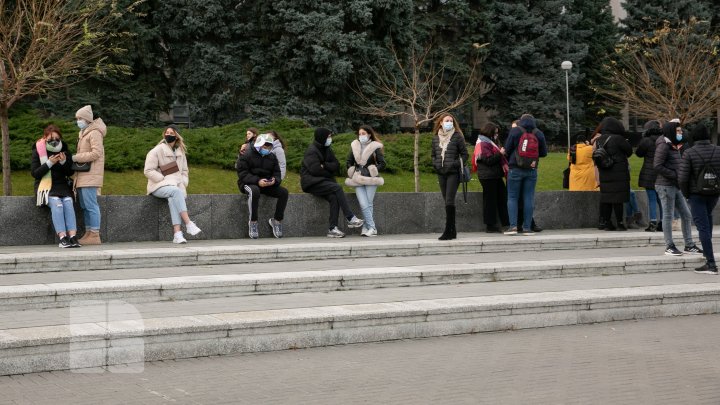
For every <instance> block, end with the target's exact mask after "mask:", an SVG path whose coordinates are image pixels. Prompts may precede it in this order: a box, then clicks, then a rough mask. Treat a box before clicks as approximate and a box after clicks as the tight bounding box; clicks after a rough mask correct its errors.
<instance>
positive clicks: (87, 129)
mask: <svg viewBox="0 0 720 405" xmlns="http://www.w3.org/2000/svg"><path fill="white" fill-rule="evenodd" d="M75 119H76V120H77V126H78V128H80V134H79V135H78V145H77V153H76V154H75V155H73V157H72V161H73V162H75V163H79V164H82V165H83V166H84V167H86V168H87V166H88V165H89V166H90V167H89V170H86V171H80V170H77V171H76V172H75V188H76V190H77V198H78V202H79V203H80V208H82V210H83V218H84V219H85V234H84V235H83V237H82V238H80V241H79V242H80V244H81V245H99V244H100V243H101V241H100V205H99V204H98V201H97V196H98V195H100V189H101V188H102V185H103V177H104V176H105V148H104V146H103V140H104V138H105V133H106V132H107V127H106V126H105V123H104V122H103V120H102V119H101V118H97V119H93V111H92V108H91V107H90V106H89V105H86V106H85V107H83V108H81V109H79V110H78V111H77V112H76V113H75Z"/></svg>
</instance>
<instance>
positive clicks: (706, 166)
mask: <svg viewBox="0 0 720 405" xmlns="http://www.w3.org/2000/svg"><path fill="white" fill-rule="evenodd" d="M715 149H716V147H713V151H712V154H711V155H710V163H707V162H705V160H704V159H703V158H702V156H700V152H699V151H696V152H697V156H698V158H699V159H700V161H701V162H702V166H701V167H700V171H699V172H698V174H697V177H696V178H695V187H696V189H697V193H698V194H702V195H719V194H720V177H719V176H718V174H717V173H716V172H715V168H713V166H712V158H713V155H715Z"/></svg>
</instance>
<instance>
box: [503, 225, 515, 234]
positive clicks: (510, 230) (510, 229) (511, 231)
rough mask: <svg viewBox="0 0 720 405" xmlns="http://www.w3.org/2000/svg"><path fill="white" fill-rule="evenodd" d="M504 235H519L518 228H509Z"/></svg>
mask: <svg viewBox="0 0 720 405" xmlns="http://www.w3.org/2000/svg"><path fill="white" fill-rule="evenodd" d="M503 233H504V234H505V235H517V233H518V230H517V226H509V227H508V228H507V229H506V230H505V232H503Z"/></svg>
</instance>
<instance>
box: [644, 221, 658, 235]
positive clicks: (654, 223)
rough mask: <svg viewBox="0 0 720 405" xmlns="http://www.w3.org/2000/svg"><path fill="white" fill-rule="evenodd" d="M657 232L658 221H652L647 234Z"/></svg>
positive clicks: (646, 229) (646, 230)
mask: <svg viewBox="0 0 720 405" xmlns="http://www.w3.org/2000/svg"><path fill="white" fill-rule="evenodd" d="M656 230H657V222H656V221H650V223H649V224H648V227H647V228H645V232H655V231H656Z"/></svg>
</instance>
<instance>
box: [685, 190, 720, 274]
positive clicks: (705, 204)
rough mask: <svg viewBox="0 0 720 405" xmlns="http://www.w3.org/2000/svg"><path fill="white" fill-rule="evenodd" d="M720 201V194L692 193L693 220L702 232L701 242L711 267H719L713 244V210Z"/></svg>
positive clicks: (700, 232) (699, 231)
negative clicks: (716, 262) (719, 195)
mask: <svg viewBox="0 0 720 405" xmlns="http://www.w3.org/2000/svg"><path fill="white" fill-rule="evenodd" d="M717 202H718V196H716V195H713V196H710V195H698V194H691V195H690V209H691V210H692V216H693V221H695V227H696V228H697V230H698V233H699V234H700V243H701V244H702V249H703V255H704V256H705V260H707V264H708V266H710V267H717V265H716V264H715V254H714V253H713V245H712V228H713V218H712V212H713V209H715V206H716V205H717Z"/></svg>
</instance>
